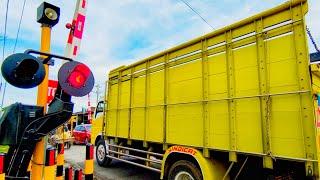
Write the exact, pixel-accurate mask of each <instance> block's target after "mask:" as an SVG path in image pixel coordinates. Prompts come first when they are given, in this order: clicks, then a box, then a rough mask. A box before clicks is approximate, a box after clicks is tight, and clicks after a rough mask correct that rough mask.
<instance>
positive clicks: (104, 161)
mask: <svg viewBox="0 0 320 180" xmlns="http://www.w3.org/2000/svg"><path fill="white" fill-rule="evenodd" d="M106 154H107V148H106V144H105V142H104V140H103V139H100V140H99V141H98V143H97V148H96V160H97V163H98V164H99V166H103V167H107V166H109V165H110V163H111V160H112V159H110V158H108V157H106Z"/></svg>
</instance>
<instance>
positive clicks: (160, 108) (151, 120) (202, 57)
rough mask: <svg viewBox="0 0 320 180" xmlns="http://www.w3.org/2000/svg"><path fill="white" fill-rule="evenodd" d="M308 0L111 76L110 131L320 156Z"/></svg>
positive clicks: (288, 154)
mask: <svg viewBox="0 0 320 180" xmlns="http://www.w3.org/2000/svg"><path fill="white" fill-rule="evenodd" d="M306 13H307V3H306V1H305V0H294V1H290V2H287V3H285V4H283V5H281V6H278V7H276V8H274V9H271V10H268V11H266V12H263V13H260V14H258V15H255V16H253V17H250V18H247V19H245V20H243V21H240V22H237V23H235V24H232V25H230V26H226V27H224V28H222V29H219V30H216V31H214V32H212V33H210V34H207V35H204V36H201V37H199V38H196V39H193V40H191V41H189V42H186V43H184V44H181V45H179V46H177V47H173V48H171V49H169V50H166V51H164V52H161V53H159V54H156V55H154V56H151V57H148V58H146V59H144V60H141V61H139V62H137V63H134V64H132V65H129V66H122V67H120V68H117V69H115V70H113V71H111V72H110V74H109V79H108V92H107V99H108V101H107V102H108V103H107V108H108V109H107V112H106V126H105V127H106V129H105V132H106V133H107V134H106V135H107V136H108V137H116V138H125V139H130V140H138V141H143V142H155V143H162V144H168V145H184V146H189V147H195V148H197V149H207V150H217V151H228V152H235V153H246V154H253V155H259V156H268V157H274V158H283V159H294V160H298V161H307V162H313V161H317V149H316V139H315V138H316V134H315V133H316V126H315V121H316V117H315V108H316V106H315V104H314V102H315V101H314V94H316V93H317V92H315V91H314V89H313V88H312V78H311V73H310V70H309V61H310V59H309V52H308V48H307V40H306V29H305V27H306V25H305V19H304V16H305V14H306Z"/></svg>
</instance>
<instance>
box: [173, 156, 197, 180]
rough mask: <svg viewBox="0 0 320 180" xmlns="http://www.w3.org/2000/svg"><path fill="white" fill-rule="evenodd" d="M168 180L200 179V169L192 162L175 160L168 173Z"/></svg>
mask: <svg viewBox="0 0 320 180" xmlns="http://www.w3.org/2000/svg"><path fill="white" fill-rule="evenodd" d="M168 179H169V180H185V179H186V180H202V174H201V171H200V169H199V168H198V167H197V166H196V165H194V164H193V163H191V162H189V161H186V160H180V161H177V162H175V163H174V164H173V165H172V166H171V167H170V170H169V173H168Z"/></svg>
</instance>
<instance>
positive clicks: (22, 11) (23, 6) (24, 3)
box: [13, 0, 27, 53]
mask: <svg viewBox="0 0 320 180" xmlns="http://www.w3.org/2000/svg"><path fill="white" fill-rule="evenodd" d="M26 1H27V0H24V1H23V5H22V10H21V15H20V20H19V25H18V31H17V36H16V40H15V42H14V47H13V53H15V52H16V47H17V43H18V39H19V33H20V27H21V22H22V18H23V13H24V8H25V6H26Z"/></svg>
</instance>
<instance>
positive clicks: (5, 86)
mask: <svg viewBox="0 0 320 180" xmlns="http://www.w3.org/2000/svg"><path fill="white" fill-rule="evenodd" d="M26 1H27V0H24V1H23V5H22V10H21V15H20V20H19V24H18V30H17V35H16V39H15V42H14V47H13V52H12V53H13V54H14V53H15V52H16V47H17V44H18V39H19V34H20V28H21V22H22V18H23V14H24V8H25V5H26ZM8 4H9V0H8ZM7 8H8V5H7ZM7 13H8V9H7ZM5 29H6V28H5ZM4 37H5V35H4ZM4 41H5V40H4ZM3 60H4V50H3ZM1 81H2V79H1ZM1 85H2V82H1ZM6 88H7V82H5V83H4V87H3V94H2V100H1V108H2V107H3V102H4V98H5V95H6ZM0 92H1V91H0Z"/></svg>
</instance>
